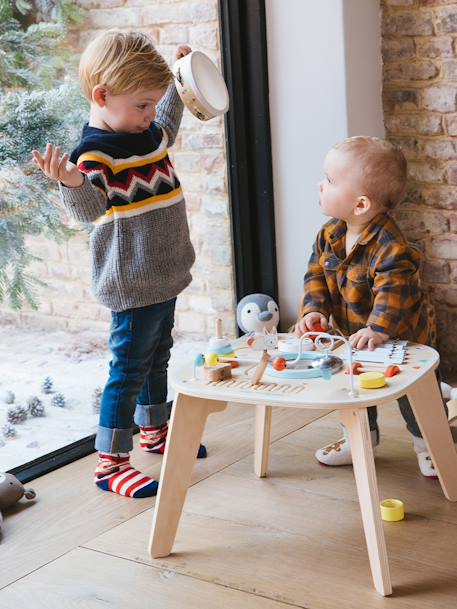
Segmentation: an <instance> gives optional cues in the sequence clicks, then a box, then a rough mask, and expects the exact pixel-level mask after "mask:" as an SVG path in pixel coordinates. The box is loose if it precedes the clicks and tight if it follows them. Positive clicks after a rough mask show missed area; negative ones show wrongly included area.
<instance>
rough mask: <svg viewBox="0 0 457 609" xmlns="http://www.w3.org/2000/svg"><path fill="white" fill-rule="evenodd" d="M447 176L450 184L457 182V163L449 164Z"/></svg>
mask: <svg viewBox="0 0 457 609" xmlns="http://www.w3.org/2000/svg"><path fill="white" fill-rule="evenodd" d="M446 176H447V181H448V182H449V184H457V163H450V164H449V165H448V166H447V172H446Z"/></svg>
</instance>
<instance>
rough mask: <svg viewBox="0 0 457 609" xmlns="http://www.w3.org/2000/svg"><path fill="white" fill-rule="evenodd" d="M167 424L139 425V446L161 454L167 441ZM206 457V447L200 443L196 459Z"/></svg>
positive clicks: (149, 451) (147, 450)
mask: <svg viewBox="0 0 457 609" xmlns="http://www.w3.org/2000/svg"><path fill="white" fill-rule="evenodd" d="M167 433H168V425H167V423H164V424H163V425H160V426H159V427H143V426H142V425H140V448H142V449H143V450H145V451H146V452H148V453H155V454H156V455H163V454H164V452H165V446H166V443H167ZM205 457H206V448H205V447H204V446H203V444H200V447H199V449H198V453H197V459H204V458H205Z"/></svg>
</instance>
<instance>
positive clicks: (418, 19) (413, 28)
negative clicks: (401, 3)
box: [382, 12, 433, 36]
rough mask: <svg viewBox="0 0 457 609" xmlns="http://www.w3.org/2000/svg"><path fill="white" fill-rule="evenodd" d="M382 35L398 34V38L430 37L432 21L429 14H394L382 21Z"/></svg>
mask: <svg viewBox="0 0 457 609" xmlns="http://www.w3.org/2000/svg"><path fill="white" fill-rule="evenodd" d="M382 25H383V27H382V31H383V34H384V35H389V34H390V35H392V34H398V35H400V36H430V35H431V34H433V19H432V15H431V13H417V14H416V13H413V12H409V13H406V12H405V13H396V14H393V15H387V16H385V18H384V19H383V24H382Z"/></svg>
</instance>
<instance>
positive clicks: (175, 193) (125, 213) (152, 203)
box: [94, 186, 183, 224]
mask: <svg viewBox="0 0 457 609" xmlns="http://www.w3.org/2000/svg"><path fill="white" fill-rule="evenodd" d="M182 199H183V192H182V188H181V186H179V188H175V189H174V190H172V191H171V192H168V193H167V194H166V195H154V196H153V197H148V198H147V199H143V200H142V201H137V202H135V203H128V204H127V205H113V206H112V207H111V208H110V209H108V211H107V212H106V213H105V214H104V215H103V216H100V217H99V218H97V220H95V222H94V224H105V223H106V222H112V221H113V220H115V219H116V218H127V217H131V216H138V215H140V214H142V213H145V212H147V211H150V210H151V209H160V208H163V207H169V206H170V205H174V204H175V203H179V201H181V200H182Z"/></svg>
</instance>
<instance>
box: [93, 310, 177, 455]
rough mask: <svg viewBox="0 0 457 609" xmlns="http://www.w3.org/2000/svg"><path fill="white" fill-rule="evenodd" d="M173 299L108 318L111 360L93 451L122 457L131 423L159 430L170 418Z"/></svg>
mask: <svg viewBox="0 0 457 609" xmlns="http://www.w3.org/2000/svg"><path fill="white" fill-rule="evenodd" d="M175 304H176V298H173V300H168V301H167V302H161V303H158V304H153V305H149V306H147V307H140V308H137V309H127V310H126V311H121V312H120V313H115V312H112V314H111V315H112V325H111V334H110V338H109V347H110V349H111V352H112V355H113V358H112V360H111V362H110V365H109V378H108V381H107V383H106V386H105V389H104V391H103V396H102V400H101V405H100V423H99V427H98V432H97V437H96V440H95V448H96V449H97V450H99V451H100V452H107V453H121V452H122V453H124V452H125V453H127V452H129V451H131V450H132V448H133V440H132V436H133V423H134V422H135V423H136V424H137V425H152V426H159V425H163V424H164V423H166V421H167V419H168V416H169V406H168V404H167V368H168V360H169V359H170V349H171V347H172V346H173V338H172V336H171V331H172V329H173V324H174V313H175Z"/></svg>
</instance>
